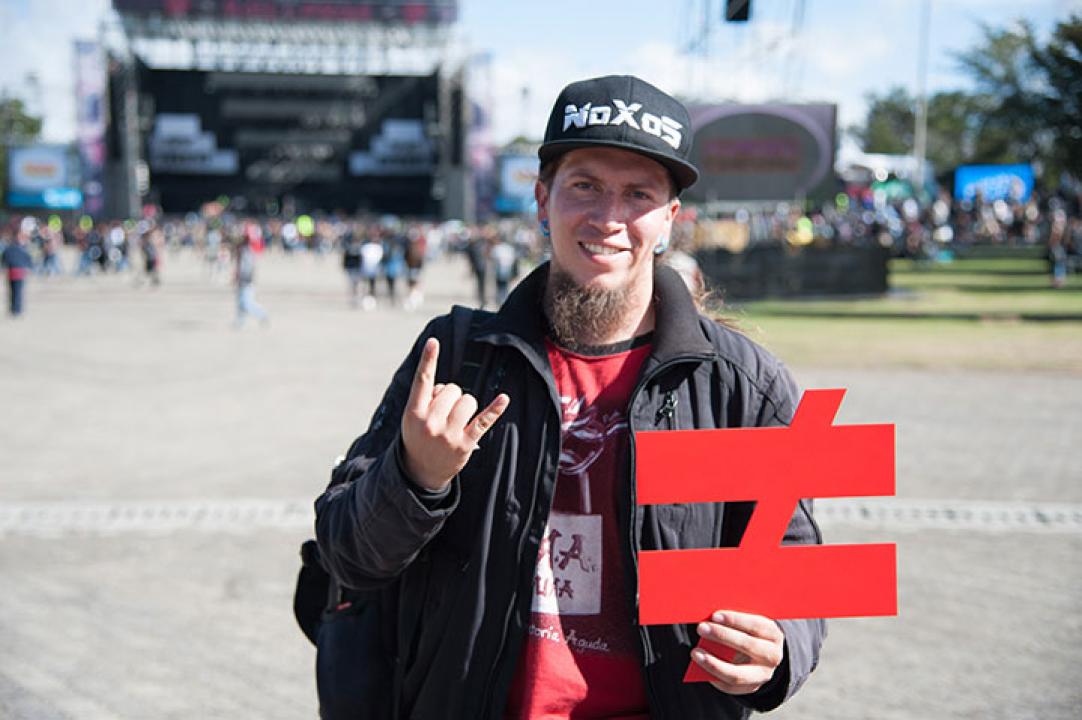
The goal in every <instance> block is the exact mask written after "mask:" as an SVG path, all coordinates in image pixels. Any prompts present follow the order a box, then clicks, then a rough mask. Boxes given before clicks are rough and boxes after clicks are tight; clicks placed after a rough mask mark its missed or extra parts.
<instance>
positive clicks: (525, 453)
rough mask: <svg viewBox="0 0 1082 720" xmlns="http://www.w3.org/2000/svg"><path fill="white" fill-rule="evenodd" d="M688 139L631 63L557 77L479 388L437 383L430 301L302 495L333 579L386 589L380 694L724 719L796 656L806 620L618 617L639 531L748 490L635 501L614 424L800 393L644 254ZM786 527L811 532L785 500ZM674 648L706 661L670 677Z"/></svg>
mask: <svg viewBox="0 0 1082 720" xmlns="http://www.w3.org/2000/svg"><path fill="white" fill-rule="evenodd" d="M689 146H690V123H689V118H688V114H687V111H686V110H685V108H684V107H683V106H682V105H680V104H679V103H678V102H677V101H675V100H674V99H672V98H671V97H669V96H668V95H666V94H664V93H663V92H661V91H660V90H658V89H657V88H655V87H653V86H651V85H649V84H647V83H645V82H643V81H642V80H639V79H637V78H634V77H603V78H595V79H592V80H587V81H583V82H578V83H573V84H571V85H569V86H568V87H567V88H565V89H564V91H563V92H562V93H561V94H560V97H559V98H558V99H557V102H556V105H555V107H554V108H553V111H552V115H551V116H550V118H549V123H548V127H547V130H546V133H545V142H544V144H543V145H542V146H541V149H540V151H539V155H540V158H541V172H540V179H539V181H538V184H537V187H536V191H535V192H536V198H537V204H538V219H539V221H540V224H541V228H542V232H543V233H544V234H545V235H546V236H548V237H549V238H550V241H551V245H552V259H551V262H550V263H548V264H546V265H543V266H541V267H540V268H539V269H538V270H536V271H535V272H533V273H532V274H531V275H530V276H528V277H526V278H525V279H524V280H523V281H522V282H521V283H520V284H519V286H518V287H517V288H516V289H515V290H514V291H513V292H512V293H511V294H510V296H509V297H508V299H507V301H506V302H505V303H504V304H503V306H502V307H501V309H500V310H499V312H498V313H496V314H495V315H494V316H493V317H491V319H488V320H486V321H484V322H483V323H481V324H480V326H479V327H476V328H475V329H474V331H473V333H472V336H471V338H470V342H471V343H475V344H481V345H483V346H491V350H490V354H489V355H488V357H487V359H486V360H484V361H483V362H482V363H481V367H480V370H479V371H478V378H477V381H476V382H475V383H474V384H473V385H472V387H473V388H474V390H475V392H476V394H477V397H473V396H472V395H471V394H469V393H464V392H463V390H462V388H460V387H458V386H457V385H456V384H454V383H453V382H449V381H446V382H437V381H436V376H437V374H439V373H438V363H439V360H440V358H441V357H443V356H444V355H445V354H446V352H447V350H446V348H449V347H451V343H452V342H453V338H452V328H451V324H450V320H449V319H448V318H447V317H446V316H445V317H443V318H437V319H436V320H434V321H432V322H431V323H430V324H429V326H428V327H427V328H426V329H425V331H424V332H423V333H422V335H421V337H420V338H419V339H418V341H417V343H416V345H415V347H414V349H413V352H412V353H411V354H410V356H409V357H408V358H407V359H406V361H405V362H404V363H403V365H402V366H401V367H400V368H399V370H398V372H397V373H396V375H395V377H394V380H393V381H392V383H391V387H390V388H389V389H388V391H387V393H386V395H385V397H384V399H383V402H382V404H381V406H380V408H379V409H378V410H377V411H376V414H375V416H374V417H373V422H372V425H371V426H370V428H369V430H368V432H367V433H366V434H365V435H363V436H362V437H361V438H359V439H358V441H357V442H355V443H354V445H353V447H352V448H351V450H350V454H349V456H348V457H347V459H346V461H345V462H343V463H342V464H341V465H339V466H338V468H337V469H336V470H335V472H334V475H333V477H332V486H331V487H330V488H329V489H328V491H327V492H326V493H325V494H324V495H323V496H322V497H321V498H320V499H319V500H318V501H317V504H316V511H317V520H316V528H317V537H318V541H319V549H320V552H321V555H322V559H323V562H324V564H325V565H326V567H327V568H328V569H329V571H330V573H331V575H332V576H333V578H334V579H335V581H336V582H337V583H339V584H340V585H342V586H345V587H348V588H356V589H362V590H363V589H372V588H380V587H383V588H385V590H384V592H385V593H387V594H389V595H391V596H392V597H393V600H394V602H393V603H392V605H393V607H394V611H393V612H392V613H388V615H389V617H390V618H391V619H390V621H389V622H391V623H393V624H394V627H395V630H396V632H395V634H394V646H393V647H392V648H389V649H388V652H389V653H390V654H391V656H392V657H393V658H394V661H395V662H394V666H393V669H392V673H393V677H394V682H393V683H391V684H390V686H389V688H388V692H389V695H390V696H391V701H392V704H393V710H392V715H393V716H395V717H398V716H402V717H407V716H408V717H418V718H429V717H431V718H501V717H545V718H566V717H617V716H618V717H625V718H645V717H655V718H659V717H668V718H681V719H683V718H701V717H712V718H744V717H747V716H748V715H749V714H750V713H751V711H752V709H758V710H767V709H771V708H773V707H776V706H777V705H778V704H780V703H781V702H782V701H783V700H784V699H786V698H787V697H789V696H790V695H792V693H794V692H795V691H796V689H797V688H798V687H799V685H800V684H801V683H802V682H803V681H804V679H805V678H806V677H807V675H808V674H809V673H810V672H811V671H812V669H813V668H814V666H815V664H816V662H817V660H818V652H819V646H820V644H821V641H822V638H823V635H824V632H825V628H824V624H823V623H822V621H818V620H808V621H780V622H775V621H773V620H770V619H768V618H765V617H760V616H757V615H752V614H748V613H739V612H732V611H730V610H729V609H727V608H718V611H719V612H718V613H716V614H715V615H714V616H712V617H711V618H710V619H709V620H708V621H707V622H703V623H700V624H699V625H697V626H684V625H678V626H648V627H647V626H640V625H638V624H637V622H636V621H637V618H636V615H637V603H638V596H637V591H636V588H637V577H636V569H637V553H638V551H640V550H651V549H674V548H693V547H709V546H717V545H736V544H737V543H738V542H739V538H740V536H741V534H742V532H743V530H744V528H745V527H746V525H747V522H748V518H749V517H750V506H749V504H748V503H728V504H720V503H719V504H695V505H677V506H673V505H667V506H664V505H663V506H647V507H637V506H636V505H635V502H634V498H633V488H634V477H633V473H634V467H633V458H634V435H633V433H634V432H636V431H640V430H656V429H690V428H724V427H735V426H758V425H777V424H787V423H788V422H789V421H790V420H791V419H792V416H793V412H794V410H795V407H796V404H797V401H798V394H797V390H796V387H795V385H794V383H793V381H792V379H791V378H790V377H789V375H788V373H787V372H786V371H785V370H784V369H783V368H782V367H781V365H780V364H779V363H778V361H777V360H775V359H774V358H773V357H771V356H770V355H769V354H767V353H766V352H765V351H764V350H762V349H761V348H759V347H757V346H756V345H754V344H753V343H752V342H750V341H749V340H747V339H746V338H744V337H743V336H742V335H739V334H738V333H735V332H733V331H732V330H729V329H727V328H724V327H722V326H720V325H718V324H717V323H715V322H713V321H711V320H710V319H708V318H706V317H704V316H702V315H700V314H698V313H697V312H696V308H695V305H694V303H693V301H692V299H691V296H690V295H689V294H688V292H687V289H686V287H685V285H684V283H683V281H682V280H681V279H680V277H679V275H677V274H676V273H675V272H674V271H672V270H670V269H667V268H662V267H656V265H655V258H656V257H657V256H658V254H659V251H658V249H659V248H664V247H665V245H666V244H667V242H668V237H669V233H670V232H671V229H672V223H673V220H674V218H675V217H676V214H677V211H678V210H679V208H680V201H679V199H678V195H679V192H680V191H681V190H683V189H684V188H686V187H687V186H689V185H690V184H692V183H693V182H694V181H695V179H696V178H697V175H698V173H697V171H696V169H695V168H694V167H693V166H692V165H691V164H690V162H688V154H689ZM443 367H444V368H446V367H447V365H446V361H444V364H443ZM443 375H444V378H446V377H447V374H446V372H445V373H444V374H443ZM478 408H483V409H482V410H481V411H480V412H478ZM718 461H719V466H723V464H724V458H719V459H718ZM752 494H754V493H752ZM786 542H799V543H816V542H819V532H818V529H817V528H816V526H815V524H814V522H813V521H812V519H811V515H810V510H809V508H808V507H806V505H805V504H804V503H801V505H800V507H799V508H798V510H797V512H796V514H794V516H793V518H792V520H791V522H790V526H789V529H788V532H787V534H786ZM386 607H388V606H385V608H386ZM385 617H387V616H385ZM700 637H704V638H708V639H711V640H714V641H717V642H720V643H722V644H724V645H727V646H729V647H731V648H732V649H734V650H735V651H736V656H735V657H733V658H732V662H725V661H723V660H722V659H720V658H718V657H714V656H713V655H710V654H703V653H701V652H700V651H698V650H696V651H695V652H692V649H693V648H694V647H695V646H696V644H697V643H698V641H699V639H700ZM689 662H696V663H698V664H699V665H700V666H702V667H703V668H704V669H706V670H707V672H708V673H710V675H711V676H712V678H713V681H712V682H711V683H684V682H682V679H683V676H684V673H685V671H686V669H687V667H688V663H689Z"/></svg>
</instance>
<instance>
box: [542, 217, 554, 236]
mask: <svg viewBox="0 0 1082 720" xmlns="http://www.w3.org/2000/svg"><path fill="white" fill-rule="evenodd" d="M540 225H541V235H542V236H543V237H544V238H545V239H548V238H551V237H552V229H551V228H549V221H548V220H542V221H541V223H540Z"/></svg>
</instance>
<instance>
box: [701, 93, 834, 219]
mask: <svg viewBox="0 0 1082 720" xmlns="http://www.w3.org/2000/svg"><path fill="white" fill-rule="evenodd" d="M690 112H691V124H692V129H693V132H694V136H695V137H694V141H693V143H692V147H691V162H692V163H694V164H695V166H696V167H698V168H699V172H700V173H701V176H700V178H699V182H697V183H696V184H695V185H694V186H692V187H691V188H690V189H689V190H687V191H686V193H685V194H686V196H687V197H688V198H689V199H691V200H693V201H698V202H716V201H720V202H732V201H737V202H740V201H770V200H776V201H782V200H794V199H802V198H811V199H825V198H829V197H832V196H833V194H834V153H835V126H836V121H837V120H836V118H837V108H836V106H834V105H829V104H808V105H781V104H771V105H739V104H723V105H711V106H704V107H695V108H691V110H690Z"/></svg>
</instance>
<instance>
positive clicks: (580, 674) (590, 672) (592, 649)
mask: <svg viewBox="0 0 1082 720" xmlns="http://www.w3.org/2000/svg"><path fill="white" fill-rule="evenodd" d="M546 346H547V348H548V356H549V363H550V364H551V365H552V372H553V375H554V376H555V378H556V389H557V391H558V392H559V395H560V404H561V406H562V411H563V425H562V428H561V430H562V434H563V444H562V450H561V453H560V470H559V475H558V477H557V480H556V490H555V496H554V498H553V503H552V512H551V513H550V515H549V520H548V526H547V527H546V528H545V536H544V539H543V540H542V543H541V548H540V551H539V552H538V563H537V572H536V575H535V577H534V598H533V613H532V615H531V619H530V626H529V629H528V635H527V638H526V644H525V646H524V647H523V650H522V655H521V657H520V658H519V663H518V669H517V670H516V672H515V678H514V681H513V682H512V685H511V696H510V700H509V702H508V705H507V710H506V712H505V716H506V717H507V718H542V719H544V720H555V719H556V718H601V717H604V718H627V719H631V718H635V719H639V718H647V717H648V712H649V711H648V708H647V701H646V691H645V688H644V686H643V677H642V668H641V661H640V659H639V651H638V650H637V643H638V642H639V639H638V628H637V626H636V625H635V624H634V622H633V620H632V616H631V603H630V602H629V601H628V587H627V581H626V573H625V569H624V565H625V561H624V553H625V549H624V548H625V545H626V538H624V537H623V533H622V532H621V530H620V525H619V522H618V519H617V513H618V512H619V511H618V509H617V504H616V498H617V494H618V490H619V486H618V484H617V483H626V482H628V479H627V472H626V464H627V439H628V424H627V415H626V412H627V403H628V399H629V398H630V396H631V391H632V390H633V389H634V387H635V382H636V381H637V380H638V377H639V368H640V367H641V365H642V362H643V360H645V359H646V356H647V355H648V354H649V351H650V346H649V345H648V344H643V345H639V346H638V347H633V348H632V349H628V350H623V351H618V352H614V353H612V354H606V355H596V356H595V355H580V354H577V353H573V352H570V351H567V350H564V349H562V348H559V347H557V346H556V345H554V344H552V343H550V342H547V341H546Z"/></svg>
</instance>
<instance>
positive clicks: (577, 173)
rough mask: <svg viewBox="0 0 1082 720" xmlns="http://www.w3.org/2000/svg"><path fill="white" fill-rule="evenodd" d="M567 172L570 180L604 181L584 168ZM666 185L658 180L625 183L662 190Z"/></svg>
mask: <svg viewBox="0 0 1082 720" xmlns="http://www.w3.org/2000/svg"><path fill="white" fill-rule="evenodd" d="M567 174H568V179H569V180H574V179H582V180H591V181H593V182H602V179H601V178H600V177H598V176H597V175H595V174H594V173H592V172H590V171H589V170H586V169H584V168H571V169H569V170H568V171H567ZM664 186H665V182H664V181H658V182H657V183H654V182H652V181H647V182H630V183H626V184H624V185H623V187H624V188H626V189H629V190H661V191H662V192H665V191H666V190H667V188H666V187H664Z"/></svg>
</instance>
